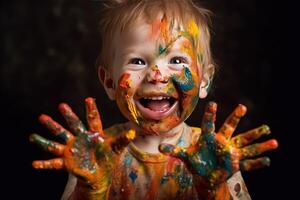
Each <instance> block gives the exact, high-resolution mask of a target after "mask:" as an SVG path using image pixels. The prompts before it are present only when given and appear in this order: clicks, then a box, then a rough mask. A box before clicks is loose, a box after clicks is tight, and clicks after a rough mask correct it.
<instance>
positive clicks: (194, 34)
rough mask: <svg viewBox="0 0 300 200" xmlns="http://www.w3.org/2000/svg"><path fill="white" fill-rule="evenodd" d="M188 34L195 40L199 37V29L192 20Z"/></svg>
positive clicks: (188, 27)
mask: <svg viewBox="0 0 300 200" xmlns="http://www.w3.org/2000/svg"><path fill="white" fill-rule="evenodd" d="M187 32H188V33H189V34H190V35H191V36H192V37H193V38H195V39H196V38H197V37H198V36H199V28H198V26H197V24H196V22H195V21H194V20H190V22H189V24H188V26H187Z"/></svg>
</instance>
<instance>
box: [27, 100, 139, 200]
mask: <svg viewBox="0 0 300 200" xmlns="http://www.w3.org/2000/svg"><path fill="white" fill-rule="evenodd" d="M85 103H86V110H87V122H88V126H89V129H87V128H86V127H85V126H84V124H83V123H82V122H81V121H80V120H79V118H78V117H77V116H76V114H75V113H74V112H73V111H72V109H71V108H70V107H69V106H68V105H67V104H64V103H63V104H60V106H59V110H60V112H61V113H62V115H63V117H64V118H65V119H66V121H67V123H68V125H69V128H70V130H71V132H70V131H68V130H67V129H65V128H63V127H62V126H61V125H60V124H59V123H57V122H56V121H54V120H53V119H52V118H50V117H49V116H47V115H41V116H40V118H39V119H40V122H41V123H42V124H43V125H45V126H46V128H48V129H49V130H50V131H51V132H52V133H53V134H54V135H56V136H57V137H59V138H60V139H61V140H62V141H63V144H61V143H58V142H54V141H50V140H47V139H45V138H43V137H41V136H40V135H37V134H33V135H31V136H30V141H31V142H34V143H36V144H37V145H38V146H39V147H41V148H42V149H44V150H46V151H48V152H51V153H53V154H55V155H56V156H57V158H54V159H51V160H40V161H34V162H33V167H34V168H36V169H65V170H67V171H68V172H69V173H71V174H73V175H74V176H75V177H77V178H78V179H77V183H76V187H75V190H74V191H73V193H72V195H71V197H70V199H91V200H94V199H97V200H101V199H107V197H108V192H109V188H110V184H111V179H112V175H113V169H114V166H115V164H116V162H117V160H118V153H119V152H120V150H121V149H122V148H123V147H125V146H126V145H127V144H128V143H129V141H130V139H133V137H134V136H135V133H134V131H133V130H129V131H127V132H124V133H121V134H120V136H119V137H118V138H109V137H106V135H105V133H104V131H103V130H102V123H101V120H100V115H99V112H98V110H97V107H96V104H95V101H94V99H92V98H87V99H86V101H85Z"/></svg>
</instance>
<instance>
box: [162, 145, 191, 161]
mask: <svg viewBox="0 0 300 200" xmlns="http://www.w3.org/2000/svg"><path fill="white" fill-rule="evenodd" d="M158 149H159V151H160V152H161V153H163V154H165V155H168V156H172V157H175V158H179V159H185V158H187V157H188V154H187V152H186V149H185V148H182V147H179V146H174V145H172V144H166V143H162V144H160V145H159V146H158Z"/></svg>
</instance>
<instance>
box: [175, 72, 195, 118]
mask: <svg viewBox="0 0 300 200" xmlns="http://www.w3.org/2000/svg"><path fill="white" fill-rule="evenodd" d="M172 81H173V83H174V84H175V85H176V87H177V88H178V90H179V92H180V93H181V94H180V95H179V101H180V106H181V108H180V109H181V119H183V120H185V119H186V118H187V117H188V116H189V115H190V114H191V113H192V111H193V110H194V108H195V107H196V105H197V103H198V99H199V98H198V95H199V85H200V84H199V81H200V78H199V76H198V71H197V70H194V69H192V68H191V69H190V68H187V67H185V68H183V70H182V71H181V73H180V74H177V75H173V76H172Z"/></svg>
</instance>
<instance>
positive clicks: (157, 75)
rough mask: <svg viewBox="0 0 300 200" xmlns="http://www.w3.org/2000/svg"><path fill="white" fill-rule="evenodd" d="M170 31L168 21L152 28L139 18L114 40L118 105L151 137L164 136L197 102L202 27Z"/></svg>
mask: <svg viewBox="0 0 300 200" xmlns="http://www.w3.org/2000/svg"><path fill="white" fill-rule="evenodd" d="M169 27H170V24H169V22H168V21H167V20H166V19H165V18H159V19H157V20H156V21H154V22H152V23H151V24H149V23H146V22H145V21H144V20H139V21H138V22H137V23H136V24H135V25H134V26H133V27H132V28H131V30H130V31H128V32H127V33H126V34H125V33H124V34H123V35H121V36H119V37H117V39H116V40H115V48H116V49H115V55H114V60H113V66H111V67H112V79H113V81H114V83H115V85H116V88H115V98H116V101H117V104H118V106H119V108H120V110H121V112H122V113H123V115H124V116H125V117H126V118H128V119H129V120H130V121H133V122H135V123H136V124H138V125H139V126H140V127H141V128H142V129H143V130H144V131H145V132H147V133H150V134H163V133H164V132H167V131H169V130H171V129H172V128H174V127H175V126H177V125H178V124H180V123H181V122H183V121H184V120H185V119H186V118H187V117H188V116H189V115H190V114H191V113H192V111H193V110H194V108H195V106H196V104H197V102H198V99H199V95H198V94H199V86H200V83H201V77H202V69H201V67H200V66H199V62H197V56H200V52H197V50H196V47H195V42H194V41H195V37H197V34H199V33H198V27H197V25H196V24H195V23H194V22H193V21H191V22H190V24H189V25H188V26H187V27H188V28H187V29H188V30H183V29H181V30H180V29H179V27H178V25H176V24H175V25H174V26H173V27H174V28H172V29H171V30H170V28H169ZM200 34H201V33H200ZM197 53H199V55H197Z"/></svg>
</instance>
